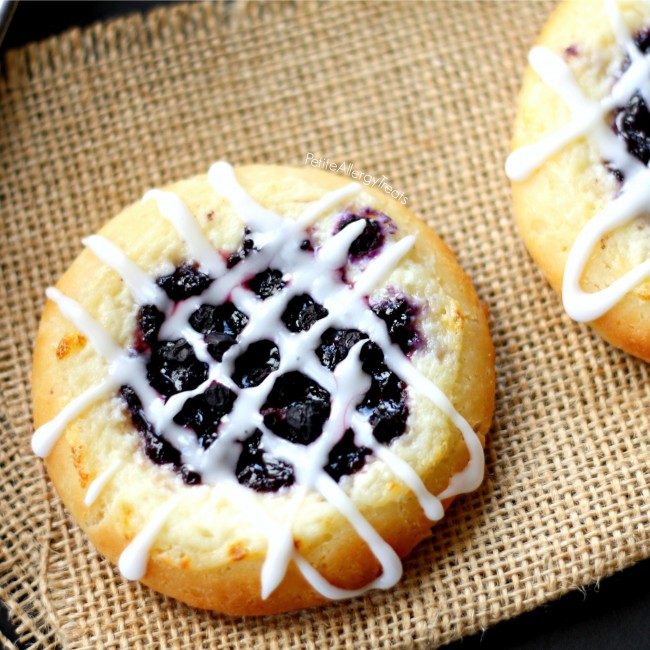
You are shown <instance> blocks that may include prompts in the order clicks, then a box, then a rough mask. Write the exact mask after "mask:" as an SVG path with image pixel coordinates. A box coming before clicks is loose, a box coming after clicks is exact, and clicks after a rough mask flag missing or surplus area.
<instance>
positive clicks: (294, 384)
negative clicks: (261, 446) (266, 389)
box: [261, 371, 330, 445]
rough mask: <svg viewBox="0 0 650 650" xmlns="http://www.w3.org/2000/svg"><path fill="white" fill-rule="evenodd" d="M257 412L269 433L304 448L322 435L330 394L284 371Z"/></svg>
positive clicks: (308, 379) (304, 377)
mask: <svg viewBox="0 0 650 650" xmlns="http://www.w3.org/2000/svg"><path fill="white" fill-rule="evenodd" d="M261 413H262V415H263V416H264V424H265V425H266V426H267V427H268V428H269V429H270V430H271V431H273V433H275V434H276V435H278V436H280V437H281V438H284V439H285V440H289V441H290V442H295V443H296V444H299V445H308V444H309V443H311V442H313V441H314V440H316V438H318V436H320V435H321V433H322V432H323V424H324V423H325V421H326V420H327V418H328V417H329V414H330V394H329V393H328V392H327V391H326V390H325V389H324V388H323V387H322V386H320V385H319V384H317V383H316V382H315V381H314V380H313V379H310V378H309V377H307V376H306V375H303V374H302V373H301V372H298V371H292V372H288V373H285V374H284V375H281V376H280V377H278V378H277V379H276V381H275V384H274V386H273V388H272V389H271V392H270V393H269V396H268V398H267V400H266V403H265V404H264V406H263V407H262V409H261Z"/></svg>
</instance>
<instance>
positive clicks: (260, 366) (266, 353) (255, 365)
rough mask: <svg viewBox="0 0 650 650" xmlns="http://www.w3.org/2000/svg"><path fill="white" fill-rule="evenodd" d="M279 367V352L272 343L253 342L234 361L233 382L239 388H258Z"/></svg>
mask: <svg viewBox="0 0 650 650" xmlns="http://www.w3.org/2000/svg"><path fill="white" fill-rule="evenodd" d="M279 366H280V350H279V349H278V346H277V345H276V344H275V343H273V341H266V340H264V341H255V343H251V344H250V345H249V346H248V347H247V348H246V350H244V352H242V353H241V354H240V355H239V356H238V357H237V359H236V360H235V370H234V372H233V375H232V378H233V381H234V382H235V383H236V384H237V386H239V387H240V388H250V387H251V386H259V385H260V384H261V383H262V382H263V381H264V380H265V379H266V378H267V377H268V376H269V375H270V374H271V373H272V372H273V371H274V370H277V369H278V367H279Z"/></svg>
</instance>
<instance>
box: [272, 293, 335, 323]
mask: <svg viewBox="0 0 650 650" xmlns="http://www.w3.org/2000/svg"><path fill="white" fill-rule="evenodd" d="M328 313H329V312H328V311H327V309H325V307H323V305H319V304H318V303H317V302H315V301H314V299H313V298H312V297H311V296H310V295H309V294H307V293H303V294H301V295H299V296H294V297H293V298H291V300H290V301H289V304H288V305H287V308H286V309H285V310H284V313H283V314H282V322H283V323H284V324H285V325H286V326H287V329H288V330H289V331H290V332H304V331H306V330H308V329H309V328H310V327H311V326H312V325H313V324H314V323H315V322H316V321H319V320H320V319H321V318H325V316H327V314H328Z"/></svg>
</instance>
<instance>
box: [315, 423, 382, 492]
mask: <svg viewBox="0 0 650 650" xmlns="http://www.w3.org/2000/svg"><path fill="white" fill-rule="evenodd" d="M371 453H372V451H371V450H370V449H368V448H367V447H357V445H355V444H354V431H352V429H348V430H347V431H346V432H345V433H344V434H343V437H342V438H341V439H340V440H339V441H338V442H337V443H336V444H335V445H334V447H333V448H332V451H330V453H329V457H328V459H327V465H325V467H324V468H323V469H324V470H325V471H326V472H327V473H328V474H329V475H330V476H331V477H332V478H333V479H334V480H335V481H339V480H340V479H341V477H343V476H348V475H350V474H354V473H355V472H358V471H359V470H360V469H361V468H362V467H363V466H364V465H365V464H366V457H367V456H368V455H369V454H371Z"/></svg>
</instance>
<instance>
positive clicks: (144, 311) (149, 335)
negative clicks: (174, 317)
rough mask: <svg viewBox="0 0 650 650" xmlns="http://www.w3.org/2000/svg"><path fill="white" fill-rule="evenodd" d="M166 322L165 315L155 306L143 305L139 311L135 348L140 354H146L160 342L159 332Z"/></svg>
mask: <svg viewBox="0 0 650 650" xmlns="http://www.w3.org/2000/svg"><path fill="white" fill-rule="evenodd" d="M164 321H165V314H163V313H162V312H161V311H160V310H159V309H158V308H157V307H155V306H154V305H142V307H140V309H139V310H138V316H137V327H136V330H135V342H134V344H133V347H134V348H135V349H136V350H137V351H138V352H146V351H147V350H149V349H150V348H151V346H152V345H153V344H154V343H155V342H156V341H157V340H158V332H159V331H160V328H161V326H162V324H163V322H164Z"/></svg>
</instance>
